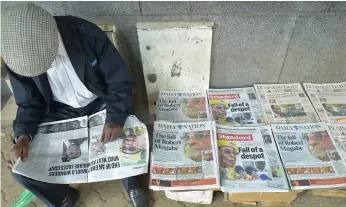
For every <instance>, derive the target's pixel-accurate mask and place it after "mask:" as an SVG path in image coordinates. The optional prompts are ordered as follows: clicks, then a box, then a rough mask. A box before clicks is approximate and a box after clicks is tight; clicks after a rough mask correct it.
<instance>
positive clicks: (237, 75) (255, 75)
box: [192, 14, 296, 88]
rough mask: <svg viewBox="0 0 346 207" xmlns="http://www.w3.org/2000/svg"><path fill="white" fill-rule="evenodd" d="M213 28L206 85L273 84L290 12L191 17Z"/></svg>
mask: <svg viewBox="0 0 346 207" xmlns="http://www.w3.org/2000/svg"><path fill="white" fill-rule="evenodd" d="M192 19H193V20H209V21H213V22H214V23H215V27H214V29H213V43H212V57H211V71H210V86H211V87H217V88H219V87H242V86H251V85H253V84H255V83H276V82H277V81H278V78H279V73H280V68H281V67H282V64H283V61H284V57H285V54H286V51H287V48H288V43H289V39H290V37H291V34H292V30H293V27H294V22H295V19H296V16H294V15H246V14H242V15H232V14H229V15H217V16H215V15H210V16H198V15H197V16H192Z"/></svg>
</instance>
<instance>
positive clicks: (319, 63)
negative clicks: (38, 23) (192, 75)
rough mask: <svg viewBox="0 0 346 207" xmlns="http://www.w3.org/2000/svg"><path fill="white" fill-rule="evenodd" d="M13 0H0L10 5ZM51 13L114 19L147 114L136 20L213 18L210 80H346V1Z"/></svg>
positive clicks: (113, 5)
mask: <svg viewBox="0 0 346 207" xmlns="http://www.w3.org/2000/svg"><path fill="white" fill-rule="evenodd" d="M12 4H14V2H6V1H5V2H1V7H2V8H1V11H5V10H6V9H7V8H8V6H10V5H12ZM37 4H38V5H40V6H42V7H44V8H45V9H47V10H48V11H49V12H51V13H52V14H53V15H74V16H79V17H82V18H85V19H87V20H89V21H92V22H94V23H98V24H105V23H107V24H115V25H116V27H117V29H118V40H119V43H120V47H121V50H122V51H123V56H124V59H125V60H126V61H127V62H128V64H129V66H130V69H131V71H132V74H133V76H134V79H135V80H136V83H137V89H138V90H137V93H136V99H135V102H136V104H137V105H138V107H137V112H138V113H139V116H140V118H141V119H142V120H143V121H145V122H147V123H148V122H151V121H152V120H153V119H152V117H150V116H149V115H148V113H147V112H148V110H147V106H146V95H145V85H144V79H143V75H142V67H141V59H140V53H139V47H138V38H137V33H136V23H137V22H145V21H185V20H187V21H189V20H208V21H213V22H214V23H215V27H214V31H213V46H212V57H211V59H212V60H211V77H210V86H211V87H216V88H219V87H242V86H250V85H253V84H254V83H289V82H316V83H322V82H338V81H346V2H137V1H133V2H37Z"/></svg>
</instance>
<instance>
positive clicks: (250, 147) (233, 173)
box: [150, 82, 346, 192]
mask: <svg viewBox="0 0 346 207" xmlns="http://www.w3.org/2000/svg"><path fill="white" fill-rule="evenodd" d="M156 114H157V121H156V122H155V124H154V137H153V152H152V156H151V166H150V188H151V189H154V190H194V189H213V188H219V187H221V190H222V191H224V192H285V191H289V190H291V189H292V190H295V189H309V188H330V187H342V186H346V160H345V159H346V82H342V83H332V84H310V83H304V84H299V83H293V84H257V85H254V87H248V88H235V89H208V90H206V91H195V92H183V91H160V92H159V95H158V100H157V109H156Z"/></svg>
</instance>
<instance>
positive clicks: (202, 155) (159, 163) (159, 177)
mask: <svg viewBox="0 0 346 207" xmlns="http://www.w3.org/2000/svg"><path fill="white" fill-rule="evenodd" d="M219 178H220V177H219V167H218V154H217V147H216V139H215V123H214V122H211V121H204V122H189V123H171V122H165V121H156V122H155V123H154V134H153V152H152V156H151V166H150V184H149V188H150V189H153V190H198V189H213V188H219V187H220V179H219Z"/></svg>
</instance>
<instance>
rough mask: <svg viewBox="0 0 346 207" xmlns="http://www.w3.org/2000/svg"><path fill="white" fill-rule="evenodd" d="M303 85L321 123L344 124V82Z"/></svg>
mask: <svg viewBox="0 0 346 207" xmlns="http://www.w3.org/2000/svg"><path fill="white" fill-rule="evenodd" d="M303 85H304V89H305V91H306V93H307V94H308V95H309V98H310V100H311V103H312V105H313V106H314V107H315V110H316V112H317V114H318V116H319V117H320V119H321V121H324V122H327V123H334V124H338V123H339V124H346V82H342V83H325V84H312V83H303Z"/></svg>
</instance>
